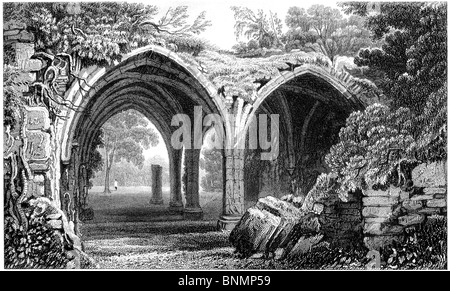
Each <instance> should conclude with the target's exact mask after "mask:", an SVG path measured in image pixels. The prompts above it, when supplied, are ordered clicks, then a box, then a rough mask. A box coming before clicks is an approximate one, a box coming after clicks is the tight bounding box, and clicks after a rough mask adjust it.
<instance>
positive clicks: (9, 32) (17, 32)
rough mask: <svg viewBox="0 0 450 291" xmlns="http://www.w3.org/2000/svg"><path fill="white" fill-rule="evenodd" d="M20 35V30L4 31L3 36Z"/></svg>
mask: <svg viewBox="0 0 450 291" xmlns="http://www.w3.org/2000/svg"><path fill="white" fill-rule="evenodd" d="M19 33H20V29H11V30H4V31H3V36H9V35H16V34H19Z"/></svg>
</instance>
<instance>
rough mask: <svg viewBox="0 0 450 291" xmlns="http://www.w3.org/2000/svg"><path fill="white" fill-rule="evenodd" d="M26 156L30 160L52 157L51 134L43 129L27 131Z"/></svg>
mask: <svg viewBox="0 0 450 291" xmlns="http://www.w3.org/2000/svg"><path fill="white" fill-rule="evenodd" d="M25 135H26V138H27V139H26V146H25V158H26V159H28V160H33V161H37V160H46V159H48V158H49V157H50V150H51V146H50V135H49V134H48V133H44V132H41V131H28V130H26V131H25Z"/></svg>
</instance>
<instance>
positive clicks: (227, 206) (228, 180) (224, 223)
mask: <svg viewBox="0 0 450 291" xmlns="http://www.w3.org/2000/svg"><path fill="white" fill-rule="evenodd" d="M224 165H225V168H224V173H225V175H224V176H225V177H224V178H225V179H224V181H225V183H224V187H225V189H224V199H223V200H224V201H223V202H224V204H223V214H222V216H221V217H220V218H219V221H218V223H217V224H218V227H219V228H220V229H222V230H232V229H233V228H234V227H235V226H236V224H237V223H238V222H239V220H240V219H241V217H242V215H243V214H244V210H245V206H244V150H242V149H233V150H228V149H227V150H225V161H224Z"/></svg>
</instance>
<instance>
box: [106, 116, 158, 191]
mask: <svg viewBox="0 0 450 291" xmlns="http://www.w3.org/2000/svg"><path fill="white" fill-rule="evenodd" d="M147 125H148V121H147V119H146V118H145V117H144V116H143V115H142V114H140V113H138V112H137V111H134V110H127V111H124V112H121V113H118V114H116V115H114V116H113V117H111V118H110V119H109V120H108V121H107V122H106V123H105V124H104V125H103V126H102V131H103V138H102V139H103V147H104V149H105V155H104V157H105V190H104V192H105V193H110V190H109V177H110V176H109V175H110V172H111V167H112V165H113V164H114V163H115V162H119V161H121V160H122V159H124V160H126V161H127V162H131V163H133V164H134V165H136V166H137V167H139V168H142V166H143V164H144V160H145V158H144V156H143V149H148V148H149V147H150V146H156V145H157V144H158V136H157V135H156V133H155V132H154V131H153V129H151V128H148V127H147Z"/></svg>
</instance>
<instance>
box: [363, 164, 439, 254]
mask: <svg viewBox="0 0 450 291" xmlns="http://www.w3.org/2000/svg"><path fill="white" fill-rule="evenodd" d="M446 167H447V165H446V162H434V163H430V164H421V165H419V166H417V167H416V168H414V169H413V171H412V182H413V186H412V187H411V188H410V189H408V191H406V190H402V189H400V188H398V187H393V186H391V187H390V188H389V189H387V190H380V189H377V190H374V189H369V190H365V191H363V195H364V197H363V200H362V202H363V211H362V215H363V220H364V229H363V232H364V243H365V244H366V246H367V247H368V248H369V249H378V248H380V247H381V246H383V245H385V244H389V243H391V242H392V241H394V240H397V239H399V238H400V237H401V235H402V233H403V231H404V229H405V228H407V227H412V226H416V225H419V224H421V223H423V222H424V221H425V220H426V219H427V218H428V217H430V216H431V215H443V216H445V215H447V169H446Z"/></svg>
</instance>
